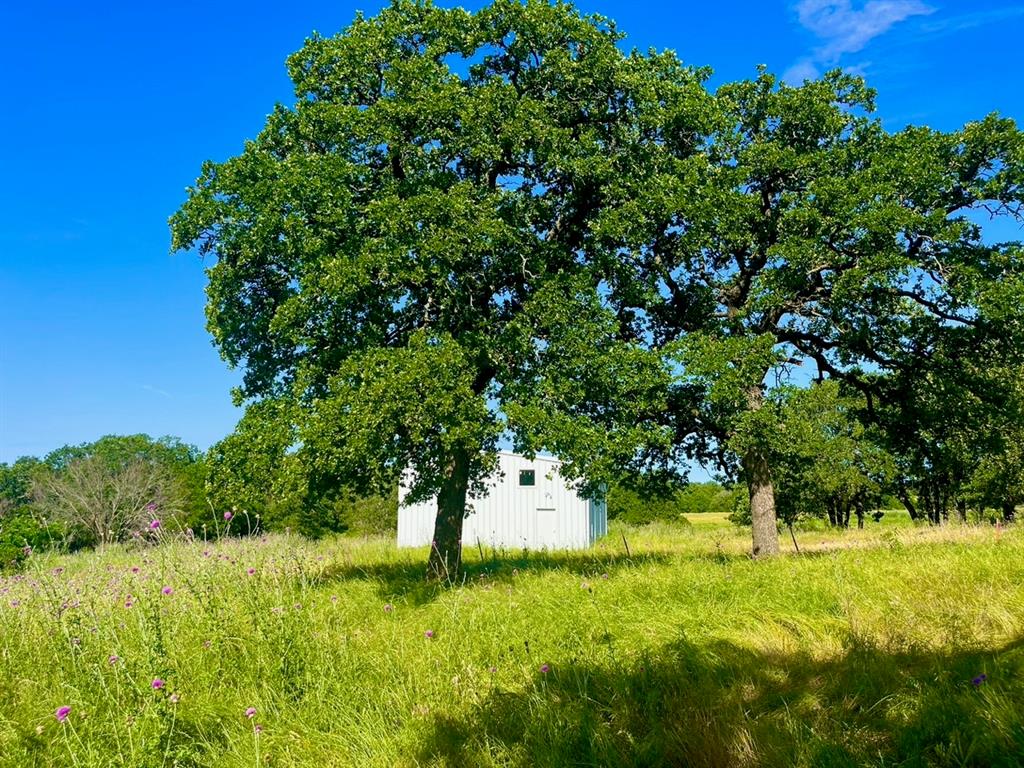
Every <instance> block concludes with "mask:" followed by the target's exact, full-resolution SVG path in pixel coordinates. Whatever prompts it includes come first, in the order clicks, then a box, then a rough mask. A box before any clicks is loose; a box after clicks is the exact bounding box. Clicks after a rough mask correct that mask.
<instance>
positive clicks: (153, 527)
mask: <svg viewBox="0 0 1024 768" xmlns="http://www.w3.org/2000/svg"><path fill="white" fill-rule="evenodd" d="M159 527H160V521H159V520H154V521H153V522H151V523H150V524H149V530H151V531H155V530H156V529H157V528H159Z"/></svg>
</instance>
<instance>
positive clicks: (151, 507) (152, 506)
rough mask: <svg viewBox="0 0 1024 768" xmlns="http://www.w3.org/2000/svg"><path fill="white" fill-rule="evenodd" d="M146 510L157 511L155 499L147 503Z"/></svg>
mask: <svg viewBox="0 0 1024 768" xmlns="http://www.w3.org/2000/svg"><path fill="white" fill-rule="evenodd" d="M146 511H147V512H156V502H155V501H151V502H149V504H147V505H146Z"/></svg>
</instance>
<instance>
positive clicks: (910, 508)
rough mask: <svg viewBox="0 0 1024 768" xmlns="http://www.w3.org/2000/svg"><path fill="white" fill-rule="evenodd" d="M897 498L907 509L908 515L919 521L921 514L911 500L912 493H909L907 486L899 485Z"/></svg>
mask: <svg viewBox="0 0 1024 768" xmlns="http://www.w3.org/2000/svg"><path fill="white" fill-rule="evenodd" d="M896 496H897V497H898V498H899V500H900V501H901V502H903V506H904V507H906V508H907V514H909V515H910V519H911V520H917V518H918V515H919V513H918V511H917V507H915V506H914V501H913V500H912V499H911V498H910V493H908V492H907V486H905V485H903V483H900V484H899V485H897V486H896Z"/></svg>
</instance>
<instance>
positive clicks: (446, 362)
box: [171, 0, 706, 579]
mask: <svg viewBox="0 0 1024 768" xmlns="http://www.w3.org/2000/svg"><path fill="white" fill-rule="evenodd" d="M620 39H621V36H620V35H619V33H618V32H616V30H615V28H614V26H613V25H612V24H610V23H609V22H607V21H606V20H603V19H601V18H598V17H584V16H581V15H580V14H579V13H578V12H576V11H575V10H574V9H573V8H572V7H571V6H569V5H566V4H562V3H556V4H550V3H548V2H546V0H529V1H528V2H526V3H519V2H514V1H512V0H498V1H497V2H495V3H494V4H493V5H491V6H489V7H486V8H484V9H483V10H481V11H479V12H477V13H473V14H471V13H469V12H467V11H464V10H462V9H454V10H446V9H441V8H437V7H434V6H433V5H431V4H430V3H428V2H414V1H412V0H395V2H393V3H392V5H391V6H389V7H388V8H386V9H385V10H383V11H382V12H381V13H380V14H379V15H378V16H376V17H374V18H363V17H359V18H357V19H356V21H355V22H354V23H353V24H352V25H351V26H350V27H349V28H348V29H346V30H345V31H344V32H342V33H341V34H339V35H337V36H335V37H330V38H324V37H314V38H312V39H310V40H309V41H308V42H307V43H306V44H305V46H304V47H303V48H302V49H301V50H300V51H299V52H298V53H296V54H294V55H293V56H292V57H291V58H290V59H289V62H288V67H289V72H290V74H291V77H292V80H293V81H294V83H295V93H296V102H295V104H294V105H293V106H291V107H286V106H278V107H276V108H275V109H274V111H273V113H272V114H271V115H270V116H269V117H268V119H267V125H266V127H265V128H264V129H263V131H262V132H261V133H260V134H259V136H258V137H257V138H256V139H255V140H252V141H250V142H248V143H247V144H246V145H245V150H244V152H243V153H242V154H240V155H239V156H237V157H234V158H232V159H230V160H228V161H226V162H222V163H213V162H209V163H207V164H206V165H205V166H204V167H203V171H202V175H201V177H200V178H199V180H198V181H197V182H196V184H195V186H194V187H192V188H191V189H190V190H189V192H188V200H187V202H186V203H185V204H184V205H183V206H182V208H181V210H180V211H179V212H178V213H177V214H175V215H174V216H173V217H172V220H171V227H172V231H173V247H174V248H176V249H188V248H193V247H196V248H198V250H199V251H200V253H202V254H204V255H210V256H212V257H214V259H215V260H214V263H213V264H212V265H211V266H210V268H209V270H208V274H209V287H208V291H207V292H208V304H207V316H208V327H209V329H210V331H211V332H212V334H213V337H214V339H215V342H216V344H217V345H218V347H219V348H220V351H221V353H222V355H223V356H224V358H225V359H226V360H227V361H228V362H229V363H230V364H232V365H235V366H240V367H241V368H242V369H243V370H244V380H243V384H242V386H241V387H240V388H239V390H238V391H237V393H236V395H237V399H238V401H239V402H241V403H245V404H247V405H248V406H249V407H250V408H255V407H260V408H262V409H263V412H274V413H277V414H285V415H286V418H287V421H288V423H289V425H290V428H293V429H294V443H292V444H291V445H290V446H289V447H288V448H287V450H288V451H289V455H293V456H297V457H298V459H297V460H293V461H291V462H290V463H291V464H292V465H296V466H301V468H302V472H303V481H302V482H303V483H305V484H306V486H307V487H308V488H310V489H311V492H312V493H316V492H317V489H325V488H329V487H332V486H333V487H336V486H337V485H338V484H340V483H344V484H346V485H348V486H350V487H354V488H356V489H358V490H362V491H372V490H376V491H383V490H386V489H387V488H388V487H389V486H391V485H392V484H393V483H394V482H396V481H397V479H398V478H399V476H400V475H401V474H402V473H403V472H405V471H407V470H408V471H409V473H410V474H409V482H411V489H412V497H413V498H427V497H430V496H432V495H434V494H437V497H438V513H437V521H436V527H435V533H434V543H433V548H432V552H431V555H430V560H429V564H428V575H429V576H431V577H434V578H441V579H444V578H451V577H452V576H454V575H455V574H456V573H457V571H458V569H459V566H460V557H461V555H460V552H461V549H460V545H461V541H460V539H461V531H462V521H463V517H464V514H465V511H466V505H467V494H469V495H470V496H471V495H472V493H473V492H474V490H475V489H479V488H480V483H481V482H482V480H483V479H484V478H486V476H487V475H488V473H490V472H491V471H492V470H493V467H494V464H495V462H494V457H495V453H494V451H495V448H496V445H497V443H498V440H499V438H500V436H501V435H503V434H507V433H509V432H511V433H512V434H513V435H518V437H517V438H516V439H517V440H519V441H520V442H521V443H524V444H525V443H526V442H528V441H527V440H526V438H525V436H524V435H525V433H526V432H529V431H530V430H531V427H532V426H535V425H531V423H530V421H529V419H528V418H527V416H528V415H529V414H528V412H526V411H522V410H520V411H519V412H518V413H519V414H520V416H521V417H522V418H521V419H519V420H515V419H510V417H509V414H515V413H517V411H516V408H515V404H516V403H515V399H516V397H517V395H518V394H520V393H522V392H524V391H526V390H524V388H523V387H521V386H516V384H517V382H519V380H520V379H521V378H522V377H523V376H525V375H529V371H530V370H531V363H530V360H531V359H532V356H533V355H534V353H535V352H536V350H537V349H539V348H543V346H544V341H543V340H542V339H539V338H537V336H536V333H535V331H534V330H533V329H532V328H531V322H530V321H531V318H533V317H536V313H531V311H530V309H529V308H530V307H531V303H532V302H534V300H535V299H536V297H537V296H538V294H539V293H541V292H542V293H543V295H544V296H545V297H546V298H545V299H544V300H545V301H546V302H551V301H552V296H557V295H558V293H559V291H560V288H559V286H570V288H569V289H567V296H568V298H567V301H571V300H572V296H573V295H574V294H573V292H572V291H573V289H572V286H578V284H577V283H575V282H573V281H574V278H575V277H577V276H579V275H581V274H583V272H584V270H585V269H586V268H587V267H588V265H589V264H590V263H592V262H595V261H597V260H598V258H597V254H596V249H598V248H603V247H606V246H605V245H604V244H603V243H605V242H607V241H611V240H614V239H615V236H614V234H609V233H608V232H605V235H604V238H603V239H602V240H600V241H599V240H598V239H596V238H595V237H594V236H593V232H594V222H595V221H597V220H598V219H599V218H601V217H607V214H608V211H609V210H610V209H614V208H616V207H620V206H622V205H623V204H624V203H625V202H627V201H626V200H625V198H623V197H622V194H621V191H622V189H623V188H624V187H623V180H625V179H630V180H631V182H630V183H629V184H628V186H630V187H637V186H643V181H642V180H641V179H639V178H637V176H638V175H642V174H643V173H644V172H645V171H644V169H646V168H649V167H650V166H649V163H648V162H647V160H646V158H647V157H648V155H649V154H650V153H651V152H652V151H655V150H657V148H658V147H659V146H660V145H662V144H664V136H663V129H664V126H665V125H671V135H672V147H673V151H674V153H675V155H676V156H678V157H684V156H686V154H687V153H688V152H692V151H695V149H696V148H697V144H696V137H697V136H698V135H699V131H698V130H696V128H695V127H694V126H693V125H691V123H694V122H696V120H697V116H699V114H700V105H701V104H702V103H703V101H704V100H705V99H706V93H705V91H704V90H703V87H702V85H701V76H702V73H695V72H692V71H690V70H689V69H687V68H685V67H683V66H682V65H680V63H679V62H678V61H677V60H676V58H675V57H674V56H672V55H661V54H657V55H656V54H650V55H641V54H635V53H634V54H631V55H627V54H624V53H623V52H622V51H621V50H620V48H619V47H618V43H619V41H620ZM606 229H607V228H606ZM583 280H584V284H591V283H588V282H587V279H586V277H585V276H584V277H583ZM627 362H628V361H627ZM634 381H636V379H634ZM270 442H273V440H271V441H270Z"/></svg>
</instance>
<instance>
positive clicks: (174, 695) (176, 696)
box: [168, 693, 181, 704]
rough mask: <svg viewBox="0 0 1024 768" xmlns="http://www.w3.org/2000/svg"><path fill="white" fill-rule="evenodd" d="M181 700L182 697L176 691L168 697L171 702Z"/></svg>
mask: <svg viewBox="0 0 1024 768" xmlns="http://www.w3.org/2000/svg"><path fill="white" fill-rule="evenodd" d="M180 700H181V699H180V697H179V696H178V694H176V693H172V694H171V695H170V698H168V701H170V702H171V704H177V703H178V702H179V701H180Z"/></svg>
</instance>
